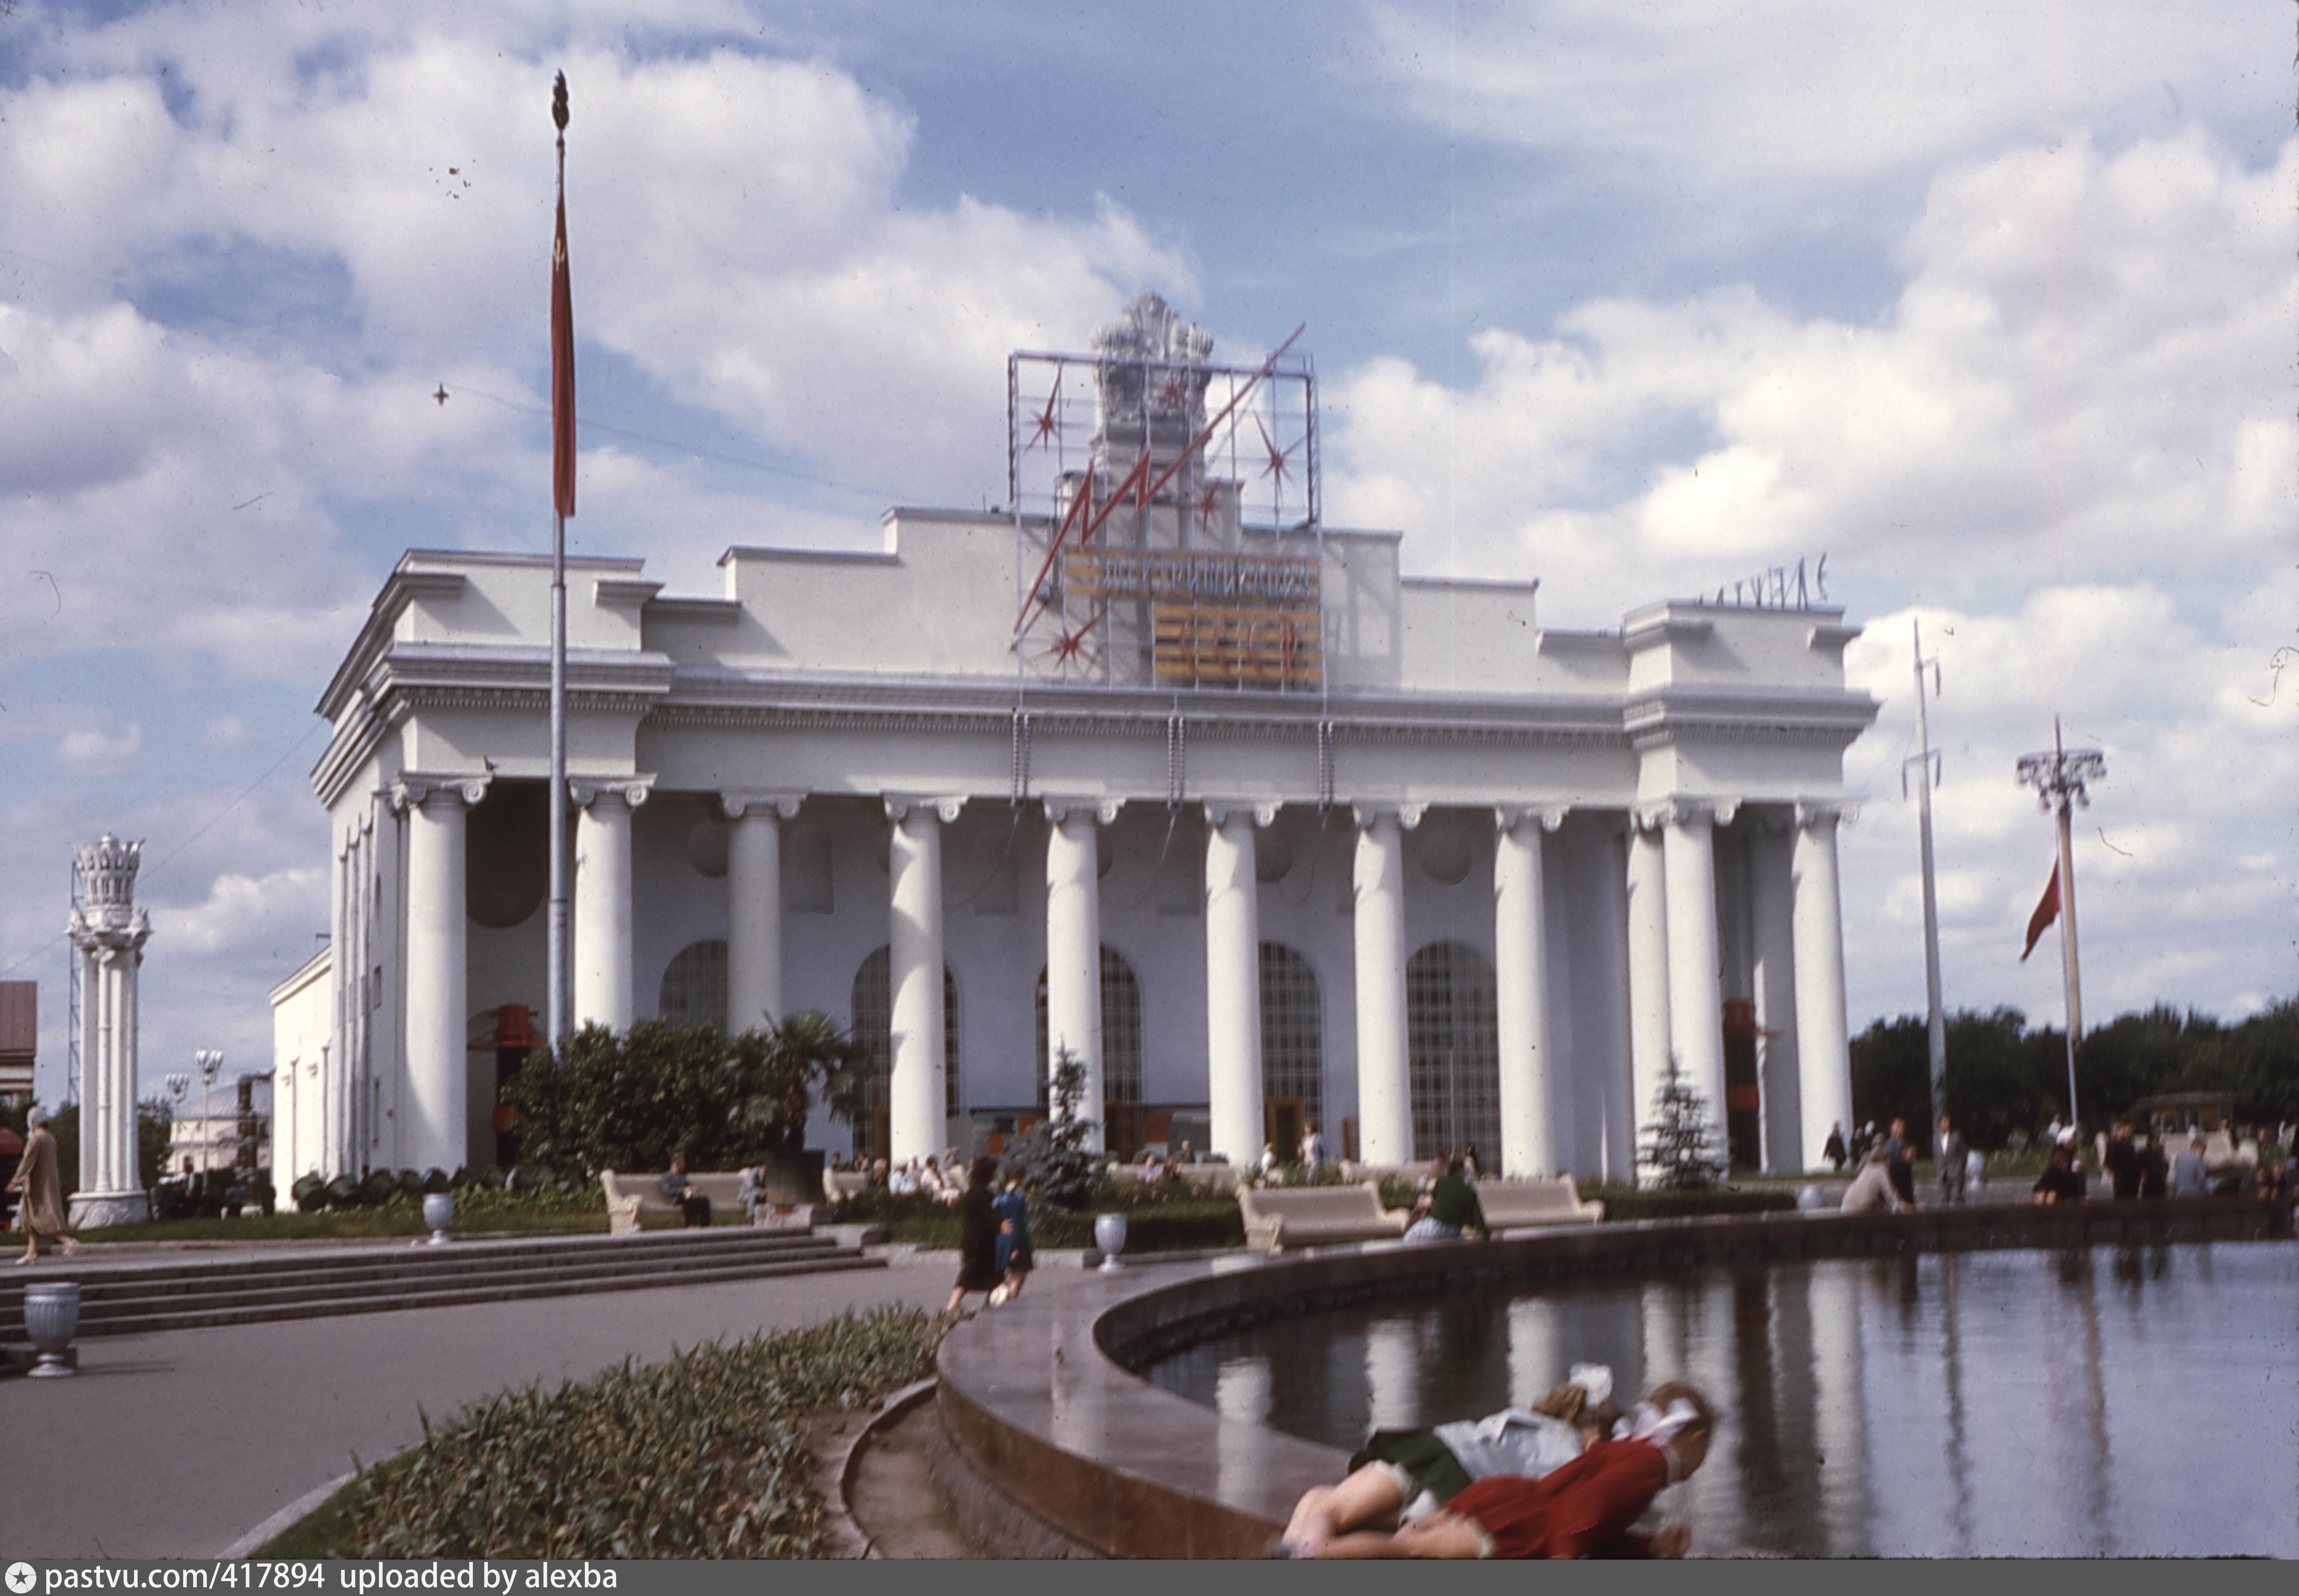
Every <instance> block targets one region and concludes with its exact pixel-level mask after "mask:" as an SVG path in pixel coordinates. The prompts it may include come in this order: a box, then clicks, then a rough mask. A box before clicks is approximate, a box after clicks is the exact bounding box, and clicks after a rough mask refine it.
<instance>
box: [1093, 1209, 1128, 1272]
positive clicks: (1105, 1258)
mask: <svg viewBox="0 0 2299 1596" xmlns="http://www.w3.org/2000/svg"><path fill="white" fill-rule="evenodd" d="M1093 1244H1094V1245H1095V1246H1097V1247H1099V1248H1100V1249H1101V1267H1102V1268H1105V1269H1115V1268H1117V1267H1118V1264H1117V1255H1118V1254H1119V1253H1121V1252H1123V1251H1125V1215H1124V1214H1096V1215H1095V1216H1094V1217H1093Z"/></svg>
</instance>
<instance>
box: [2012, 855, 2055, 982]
mask: <svg viewBox="0 0 2299 1596" xmlns="http://www.w3.org/2000/svg"><path fill="white" fill-rule="evenodd" d="M2059 918H2060V867H2059V866H2057V865H2054V866H2053V867H2052V884H2051V885H2049V886H2046V888H2045V889H2044V895H2043V897H2042V898H2041V899H2040V900H2038V902H2037V904H2036V912H2035V913H2033V914H2031V915H2029V917H2028V945H2027V946H2026V947H2024V948H2021V950H2020V962H2021V963H2022V964H2025V963H2027V962H2028V955H2029V954H2030V953H2032V952H2035V951H2036V939H2037V938H2038V937H2039V936H2041V935H2043V934H2044V927H2046V926H2048V925H2050V924H2051V923H2052V922H2053V921H2054V920H2055V919H2059Z"/></svg>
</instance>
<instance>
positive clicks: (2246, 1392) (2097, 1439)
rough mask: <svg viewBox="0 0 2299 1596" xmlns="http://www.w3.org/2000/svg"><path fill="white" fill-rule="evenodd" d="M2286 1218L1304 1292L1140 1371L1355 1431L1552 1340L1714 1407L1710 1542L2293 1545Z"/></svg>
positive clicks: (1467, 1396) (1696, 1492)
mask: <svg viewBox="0 0 2299 1596" xmlns="http://www.w3.org/2000/svg"><path fill="white" fill-rule="evenodd" d="M2295 1305H2299V1248H2295V1247H2293V1246H2292V1245H2291V1244H2290V1243H2276V1242H2262V1243H2212V1244H2210V1245H2195V1246H2184V1247H2146V1248H2100V1249H2096V1250H2079V1251H2063V1252H2052V1251H2028V1252H1979V1253H1963V1254H1946V1255H1941V1256H1937V1257H1924V1258H1903V1259H1844V1260H1833V1261H1828V1262H1820V1263H1813V1264H1805V1265H1780V1266H1775V1267H1773V1268H1769V1269H1765V1268H1749V1269H1727V1268H1713V1269H1701V1270H1694V1271H1690V1272H1688V1273H1684V1274H1681V1275H1678V1276H1672V1277H1670V1278H1668V1279H1665V1280H1652V1281H1604V1282H1592V1283H1589V1284H1580V1285H1573V1286H1566V1287H1551V1288H1548V1289H1545V1290H1543V1291H1542V1292H1540V1293H1538V1294H1533V1295H1526V1296H1521V1297H1516V1298H1512V1299H1506V1300H1495V1301H1478V1300H1474V1299H1446V1300H1444V1301H1436V1302H1431V1303H1426V1304H1418V1305H1411V1306H1396V1307H1389V1308H1382V1309H1351V1310H1346V1311H1340V1312H1336V1313H1333V1314H1329V1315H1324V1316H1316V1317H1312V1318H1297V1319H1291V1320H1288V1321H1285V1322H1284V1323H1283V1324H1282V1326H1266V1327H1264V1328H1261V1329H1259V1330H1256V1331H1253V1332H1250V1333H1248V1334H1241V1335H1238V1336H1232V1337H1228V1338H1224V1340H1223V1341H1221V1342H1216V1343H1213V1344H1211V1345H1208V1346H1204V1347H1199V1348H1197V1349H1193V1350H1192V1351H1189V1352H1185V1353H1183V1354H1180V1355H1177V1356H1175V1357H1174V1358H1173V1359H1167V1360H1166V1361H1165V1362H1164V1363H1162V1364H1160V1365H1158V1366H1157V1367H1153V1368H1151V1369H1150V1370H1146V1371H1144V1372H1145V1373H1147V1374H1148V1375H1149V1376H1150V1378H1151V1379H1153V1380H1155V1381H1156V1382H1157V1383H1158V1384H1161V1385H1164V1386H1166V1387H1168V1388H1169V1389H1172V1390H1174V1391H1177V1392H1181V1393H1182V1394H1184V1395H1187V1396H1191V1397H1193V1398H1195V1399H1196V1400H1198V1401H1205V1402H1208V1403H1209V1404H1212V1405H1215V1406H1217V1407H1219V1408H1220V1409H1222V1410H1223V1411H1224V1413H1229V1414H1232V1415H1233V1416H1235V1417H1245V1416H1246V1415H1247V1413H1248V1412H1249V1411H1252V1412H1255V1413H1256V1414H1257V1416H1258V1415H1260V1414H1266V1417H1265V1418H1263V1419H1262V1422H1266V1423H1267V1424H1269V1425H1270V1426H1273V1427H1275V1428H1278V1429H1282V1430H1285V1431H1288V1432H1291V1433H1292V1434H1299V1435H1303V1436H1307V1437H1308V1438H1310V1439H1313V1440H1317V1441H1322V1442H1326V1443H1327V1444H1329V1445H1332V1446H1336V1447H1339V1448H1340V1449H1342V1450H1344V1451H1347V1450H1349V1449H1351V1448H1353V1447H1355V1446H1356V1445H1357V1443H1358V1442H1360V1441H1361V1440H1362V1439H1363V1438H1364V1436H1365V1432H1366V1431H1367V1430H1368V1429H1370V1428H1372V1427H1374V1426H1375V1425H1379V1426H1387V1427H1402V1426H1416V1425H1427V1424H1433V1423H1438V1422H1440V1421H1442V1420H1444V1419H1448V1418H1457V1417H1469V1416H1474V1415H1477V1414H1481V1413H1487V1412H1490V1411H1492V1410H1493V1409H1498V1408H1501V1407H1505V1406H1507V1405H1509V1404H1510V1403H1513V1402H1515V1403H1523V1402H1524V1401H1527V1400H1528V1399H1530V1398H1532V1397H1537V1396H1539V1395H1540V1392H1543V1391H1546V1390H1547V1389H1548V1386H1549V1385H1551V1384H1555V1383H1556V1381H1557V1380H1560V1379H1562V1378H1563V1377H1564V1371H1565V1368H1566V1367H1567V1366H1568V1365H1570V1364H1572V1363H1574V1362H1578V1361H1584V1360H1585V1361H1597V1362H1604V1363H1609V1364H1611V1365H1612V1366H1613V1367H1614V1371H1615V1374H1616V1376H1617V1377H1618V1381H1619V1385H1620V1387H1621V1390H1622V1392H1623V1394H1627V1393H1631V1392H1635V1391H1638V1390H1641V1389H1643V1388H1646V1387H1647V1386H1649V1385H1651V1384H1656V1383H1657V1382H1658V1381H1661V1380H1664V1379H1674V1378H1684V1379H1689V1380H1692V1381H1694V1382H1696V1383H1697V1384H1700V1385H1702V1386H1703V1387H1704V1388H1705V1389H1706V1390H1708V1391H1709V1392H1711V1393H1712V1394H1714V1396H1715V1397H1716V1398H1717V1399H1718V1400H1719V1401H1720V1402H1721V1403H1722V1405H1723V1407H1724V1409H1725V1413H1726V1417H1725V1424H1724V1427H1723V1429H1722V1433H1721V1434H1720V1435H1719V1437H1718V1443H1717V1446H1716V1448H1715V1450H1714V1452H1713V1453H1712V1454H1711V1458H1710V1461H1709V1464H1708V1466H1707V1467H1706V1468H1704V1469H1703V1470H1702V1471H1701V1472H1700V1473H1699V1474H1698V1475H1696V1476H1695V1477H1694V1478H1693V1479H1692V1480H1691V1481H1690V1482H1689V1484H1686V1485H1684V1486H1682V1487H1681V1488H1679V1490H1678V1491H1676V1492H1672V1495H1674V1496H1677V1497H1680V1498H1681V1500H1676V1501H1670V1500H1667V1499H1664V1501H1663V1507H1664V1510H1665V1512H1666V1513H1667V1515H1668V1516H1669V1517H1672V1518H1674V1517H1681V1518H1684V1519H1687V1520H1689V1522H1691V1523H1692V1524H1693V1525H1694V1526H1695V1533H1696V1537H1697V1542H1696V1543H1697V1547H1698V1548H1699V1550H1704V1551H1707V1552H1712V1553H1713V1552H1722V1551H1730V1550H1742V1549H1746V1550H1766V1551H1773V1552H1783V1553H1788V1554H1790V1555H1795V1556H1803V1557H1844V1556H1863V1555H1882V1556H1888V1557H1916V1556H1979V1557H1987V1556H2059V1557H2101V1556H2201V1555H2210V1554H2213V1553H2248V1554H2264V1555H2269V1556H2278V1557H2294V1556H2299V1383H2295V1382H2294V1381H2292V1380H2291V1378H2290V1377H2289V1372H2290V1370H2291V1368H2292V1367H2294V1358H2293V1345H2292V1343H2293V1339H2294V1336H2293V1333H2294V1327H2295V1326H2294V1322H2293V1321H2294V1318H2295Z"/></svg>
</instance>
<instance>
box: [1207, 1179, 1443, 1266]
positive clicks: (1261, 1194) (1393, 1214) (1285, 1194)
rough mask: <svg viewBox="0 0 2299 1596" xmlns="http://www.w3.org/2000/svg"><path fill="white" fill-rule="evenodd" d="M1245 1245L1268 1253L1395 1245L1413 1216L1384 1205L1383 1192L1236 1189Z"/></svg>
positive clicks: (1365, 1187) (1369, 1187) (1371, 1188)
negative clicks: (1329, 1245) (1356, 1244)
mask: <svg viewBox="0 0 2299 1596" xmlns="http://www.w3.org/2000/svg"><path fill="white" fill-rule="evenodd" d="M1237 1208H1238V1213H1239V1215H1240V1217H1241V1218H1243V1219H1244V1221H1245V1244H1246V1245H1247V1246H1249V1247H1257V1248H1259V1249H1260V1250H1261V1251H1265V1252H1275V1251H1281V1250H1282V1249H1283V1248H1287V1247H1314V1246H1316V1245H1319V1244H1320V1243H1340V1242H1378V1241H1394V1240H1395V1239H1396V1238H1397V1237H1398V1236H1400V1235H1403V1234H1405V1227H1406V1226H1407V1224H1408V1223H1410V1222H1411V1218H1412V1216H1410V1215H1409V1214H1407V1213H1405V1212H1403V1211H1401V1210H1399V1209H1387V1208H1383V1207H1382V1205H1381V1188H1380V1187H1379V1186H1377V1185H1372V1184H1370V1183H1368V1184H1366V1185H1356V1186H1246V1185H1241V1186H1240V1187H1238V1188H1237Z"/></svg>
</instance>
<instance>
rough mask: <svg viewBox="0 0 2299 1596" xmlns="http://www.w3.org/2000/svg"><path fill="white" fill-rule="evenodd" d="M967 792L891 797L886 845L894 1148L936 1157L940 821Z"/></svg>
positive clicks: (942, 1127) (941, 1064)
mask: <svg viewBox="0 0 2299 1596" xmlns="http://www.w3.org/2000/svg"><path fill="white" fill-rule="evenodd" d="M965 802H966V801H965V800H964V799H963V798H942V799H924V798H895V797H889V798H888V799H887V800H886V818H887V819H889V820H891V821H892V823H893V825H892V834H891V835H890V836H889V838H888V842H887V850H886V873H887V876H888V877H889V885H890V887H891V889H892V890H891V899H892V902H891V909H890V914H889V918H888V922H887V935H886V959H887V971H886V975H887V982H888V985H889V988H890V993H891V996H892V1021H893V1035H892V1078H891V1079H890V1080H889V1081H888V1083H887V1093H886V1094H887V1107H888V1115H887V1118H888V1121H889V1123H888V1126H887V1141H888V1143H889V1151H890V1152H891V1154H892V1158H893V1160H894V1161H895V1162H896V1163H900V1162H901V1161H902V1160H905V1159H918V1160H924V1159H925V1157H926V1156H927V1155H928V1154H930V1153H931V1154H933V1155H934V1156H935V1157H937V1158H939V1157H940V1156H941V1155H942V1147H943V1144H944V1143H943V1135H944V1133H945V1131H946V1129H947V1126H946V1124H945V1120H946V1115H945V1114H944V1111H943V1109H944V1098H943V1090H944V1087H943V1076H944V1071H945V1070H946V1069H947V1068H948V1067H949V1060H947V1059H946V1058H945V1056H944V1052H943V1048H942V1025H943V1009H942V827H943V825H944V824H946V823H947V822H949V821H951V820H955V819H958V816H959V810H960V809H961V808H963V807H964V805H965Z"/></svg>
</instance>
